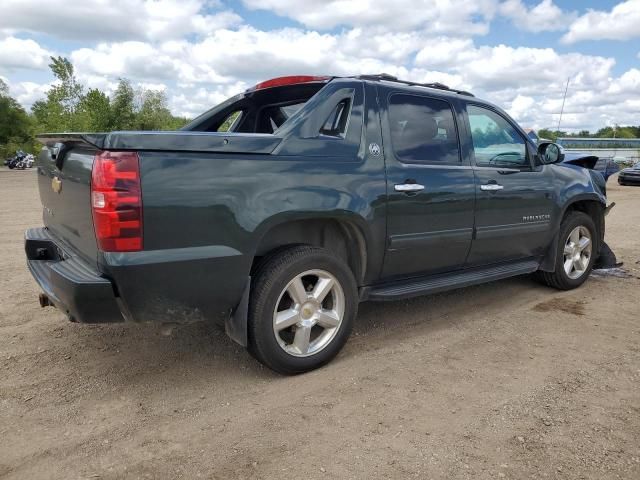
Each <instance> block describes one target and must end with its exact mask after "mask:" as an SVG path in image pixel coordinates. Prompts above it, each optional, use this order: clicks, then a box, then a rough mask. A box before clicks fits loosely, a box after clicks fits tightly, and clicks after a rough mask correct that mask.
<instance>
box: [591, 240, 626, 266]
mask: <svg viewBox="0 0 640 480" xmlns="http://www.w3.org/2000/svg"><path fill="white" fill-rule="evenodd" d="M620 265H622V263H618V259H617V258H616V254H615V253H613V251H612V250H611V247H609V245H607V242H603V243H602V247H600V256H599V257H598V258H597V260H596V262H595V263H594V264H593V269H594V270H602V269H605V268H616V267H619V266H620Z"/></svg>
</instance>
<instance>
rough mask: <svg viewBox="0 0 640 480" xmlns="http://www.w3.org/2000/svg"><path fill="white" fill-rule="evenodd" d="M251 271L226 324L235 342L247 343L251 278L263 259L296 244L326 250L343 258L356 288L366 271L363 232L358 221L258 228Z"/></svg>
mask: <svg viewBox="0 0 640 480" xmlns="http://www.w3.org/2000/svg"><path fill="white" fill-rule="evenodd" d="M258 232H259V233H257V235H256V238H257V239H258V240H257V242H256V246H255V249H254V251H253V254H252V261H251V270H250V274H249V276H248V277H247V283H246V286H245V289H244V292H243V294H242V298H241V300H240V303H239V304H238V306H237V307H236V308H235V310H234V312H233V313H232V315H230V316H229V317H227V320H226V321H225V331H226V333H227V335H228V336H229V337H230V338H231V339H232V340H233V341H235V342H236V343H238V344H240V345H242V346H243V347H246V346H247V344H248V333H247V320H248V319H247V315H248V305H249V296H250V294H251V278H252V276H253V275H254V274H255V272H256V270H257V268H258V267H259V266H260V264H261V262H262V260H264V259H265V258H267V257H269V256H271V255H274V254H276V253H277V252H279V251H282V250H283V249H286V248H289V247H294V246H297V245H310V246H316V247H322V248H326V249H328V250H329V251H331V252H332V253H334V254H336V255H338V256H339V257H340V258H342V259H343V260H344V261H345V263H346V264H347V265H348V266H349V268H350V270H351V272H352V273H353V276H354V278H355V280H356V284H357V285H361V284H362V283H363V281H364V278H365V275H366V272H367V262H368V260H369V258H368V255H367V245H368V242H367V236H366V234H365V232H366V230H365V228H364V226H363V225H362V224H361V222H360V221H359V220H358V219H357V218H353V217H347V216H339V217H317V216H315V217H314V216H308V217H307V216H301V217H296V218H286V219H285V218H282V219H281V220H279V221H272V222H270V223H269V224H268V225H263V226H262V228H260V229H258Z"/></svg>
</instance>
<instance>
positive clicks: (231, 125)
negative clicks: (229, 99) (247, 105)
mask: <svg viewBox="0 0 640 480" xmlns="http://www.w3.org/2000/svg"><path fill="white" fill-rule="evenodd" d="M241 119H242V110H236V111H235V112H231V113H230V114H229V115H228V116H227V118H225V119H224V121H223V122H222V123H221V124H220V126H219V127H218V130H217V131H218V132H234V131H235V129H236V127H237V126H238V125H239V124H240V120H241Z"/></svg>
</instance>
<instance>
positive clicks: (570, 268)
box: [564, 225, 593, 280]
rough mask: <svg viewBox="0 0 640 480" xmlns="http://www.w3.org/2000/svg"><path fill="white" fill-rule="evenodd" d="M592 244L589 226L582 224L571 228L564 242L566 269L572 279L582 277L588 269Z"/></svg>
mask: <svg viewBox="0 0 640 480" xmlns="http://www.w3.org/2000/svg"><path fill="white" fill-rule="evenodd" d="M592 244H593V242H592V240H591V233H590V232H589V230H588V229H587V228H585V227H583V226H582V225H581V226H578V227H576V228H574V229H573V230H571V233H570V234H569V237H568V238H567V241H566V242H565V244H564V271H565V273H566V274H567V276H568V277H569V278H571V279H572V280H575V279H577V278H580V277H581V276H582V275H584V273H585V272H586V271H587V268H588V267H589V261H590V260H591V247H592Z"/></svg>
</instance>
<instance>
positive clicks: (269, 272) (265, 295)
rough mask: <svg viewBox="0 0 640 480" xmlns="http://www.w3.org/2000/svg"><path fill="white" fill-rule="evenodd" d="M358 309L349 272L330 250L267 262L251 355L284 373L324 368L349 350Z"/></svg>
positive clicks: (253, 302)
mask: <svg viewBox="0 0 640 480" xmlns="http://www.w3.org/2000/svg"><path fill="white" fill-rule="evenodd" d="M357 309H358V290H357V287H356V282H355V279H354V278H353V274H352V272H351V270H350V269H349V267H348V266H347V265H346V264H345V263H344V262H343V261H342V260H340V259H339V258H337V257H336V256H335V255H332V254H331V253H330V252H328V251H327V250H325V249H322V248H316V247H308V246H300V247H292V248H290V249H287V250H284V251H281V252H279V253H277V254H275V255H274V256H273V257H271V258H269V259H267V260H266V261H265V262H263V263H262V264H261V265H260V267H259V268H258V271H257V272H256V274H255V275H254V279H253V281H252V286H251V297H250V300H249V318H248V333H249V345H248V347H249V351H250V352H251V354H252V355H253V356H254V357H255V358H256V359H257V360H258V361H260V362H261V363H263V364H265V365H266V366H268V367H269V368H271V369H273V370H275V371H277V372H279V373H283V374H287V375H291V374H296V373H303V372H307V371H309V370H313V369H315V368H318V367H321V366H322V365H324V364H326V363H328V362H329V361H330V360H331V359H333V358H334V357H335V356H336V355H337V354H338V352H339V351H340V349H341V348H342V347H343V346H344V344H345V343H346V341H347V339H348V338H349V334H350V333H351V329H352V326H353V321H354V319H355V316H356V313H357Z"/></svg>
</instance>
